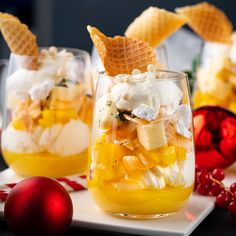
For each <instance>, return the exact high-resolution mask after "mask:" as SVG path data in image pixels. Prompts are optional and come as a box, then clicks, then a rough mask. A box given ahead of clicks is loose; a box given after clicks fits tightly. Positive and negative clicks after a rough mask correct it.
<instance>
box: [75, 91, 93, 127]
mask: <svg viewBox="0 0 236 236" xmlns="http://www.w3.org/2000/svg"><path fill="white" fill-rule="evenodd" d="M92 114H93V99H92V97H88V96H84V97H83V99H82V104H81V107H80V109H79V113H78V116H79V118H80V120H82V121H83V122H84V123H86V124H87V125H89V126H91V123H92Z"/></svg>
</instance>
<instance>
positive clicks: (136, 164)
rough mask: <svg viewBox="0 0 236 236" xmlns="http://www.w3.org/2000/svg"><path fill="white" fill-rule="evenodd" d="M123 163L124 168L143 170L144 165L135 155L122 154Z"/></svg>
mask: <svg viewBox="0 0 236 236" xmlns="http://www.w3.org/2000/svg"><path fill="white" fill-rule="evenodd" d="M123 163H124V166H125V168H126V170H128V171H131V170H145V167H144V165H143V164H142V163H141V162H140V160H139V159H138V157H137V156H124V157H123Z"/></svg>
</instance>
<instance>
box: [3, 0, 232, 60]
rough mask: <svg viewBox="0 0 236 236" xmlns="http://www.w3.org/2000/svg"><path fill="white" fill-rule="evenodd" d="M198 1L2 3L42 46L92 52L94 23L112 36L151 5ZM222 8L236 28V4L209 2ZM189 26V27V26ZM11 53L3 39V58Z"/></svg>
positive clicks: (228, 0)
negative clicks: (89, 28)
mask: <svg viewBox="0 0 236 236" xmlns="http://www.w3.org/2000/svg"><path fill="white" fill-rule="evenodd" d="M197 2H200V1H194V0H178V1H173V0H110V1H109V0H0V11H3V12H9V13H11V14H14V15H16V16H18V17H19V18H20V20H21V21H22V22H24V23H25V24H27V25H28V26H29V27H30V29H31V30H32V31H33V32H34V33H35V34H36V35H37V40H38V44H39V45H40V46H49V45H55V46H62V47H75V48H80V49H85V50H87V51H91V48H92V42H91V40H90V37H89V35H88V33H87V30H86V25H88V24H90V25H93V26H96V27H98V28H99V29H100V30H101V31H103V32H104V33H105V34H107V35H109V36H113V35H117V34H121V35H122V34H123V33H124V31H125V30H126V28H127V26H128V25H129V23H130V22H132V21H133V19H134V18H135V17H137V16H138V15H139V14H140V13H141V12H142V11H143V10H144V9H146V8H147V7H149V6H151V5H152V6H158V7H160V8H166V9H168V10H171V11H173V10H174V8H175V7H180V6H184V5H190V4H195V3H197ZM208 2H210V3H213V4H215V5H216V6H218V7H219V8H221V9H222V10H223V11H224V12H225V13H226V14H227V16H228V17H229V18H230V20H231V21H232V22H233V23H234V25H236V14H235V9H236V2H235V1H233V0H215V1H213V0H212V1H208ZM185 27H186V26H185ZM8 56H9V50H8V48H7V46H6V44H5V42H4V41H3V39H2V37H0V57H1V58H3V57H5V58H8Z"/></svg>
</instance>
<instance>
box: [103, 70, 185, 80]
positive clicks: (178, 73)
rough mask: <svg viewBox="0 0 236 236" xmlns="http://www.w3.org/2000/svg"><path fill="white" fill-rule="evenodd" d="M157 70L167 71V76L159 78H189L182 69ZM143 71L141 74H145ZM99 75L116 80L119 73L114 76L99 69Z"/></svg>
mask: <svg viewBox="0 0 236 236" xmlns="http://www.w3.org/2000/svg"><path fill="white" fill-rule="evenodd" d="M156 72H157V73H158V72H159V73H165V74H166V75H168V76H167V77H164V78H156V79H157V80H161V81H163V80H173V81H180V80H185V79H186V80H187V79H188V75H187V74H186V73H184V72H181V71H172V70H162V69H160V70H156ZM143 73H146V72H143ZM143 73H141V74H143ZM98 74H99V76H101V77H108V78H109V77H110V78H112V80H114V81H116V80H117V79H118V78H116V76H117V75H115V76H113V75H107V74H106V71H99V72H98ZM118 75H121V74H118ZM122 75H132V74H122ZM138 80H141V79H138Z"/></svg>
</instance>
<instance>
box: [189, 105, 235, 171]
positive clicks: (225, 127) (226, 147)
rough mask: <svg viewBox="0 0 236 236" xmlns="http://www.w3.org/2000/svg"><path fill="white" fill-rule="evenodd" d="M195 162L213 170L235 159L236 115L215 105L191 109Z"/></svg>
mask: <svg viewBox="0 0 236 236" xmlns="http://www.w3.org/2000/svg"><path fill="white" fill-rule="evenodd" d="M193 122H194V140H195V149H196V150H195V153H196V164H197V166H199V167H201V168H205V169H207V170H209V171H210V170H213V169H215V168H225V167H228V166H229V165H231V164H232V163H233V162H234V161H235V160H236V115H235V114H233V113H232V112H230V111H228V110H226V109H224V108H221V107H217V106H203V107H200V108H198V109H196V110H194V111H193Z"/></svg>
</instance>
